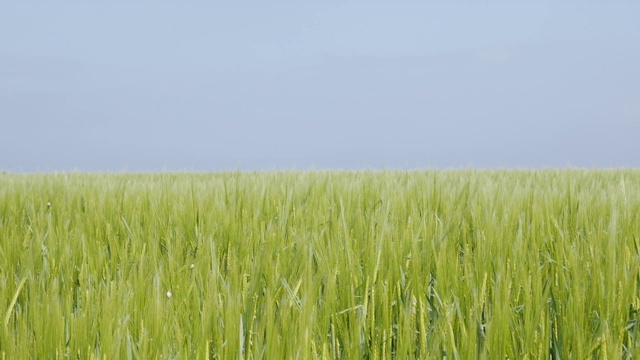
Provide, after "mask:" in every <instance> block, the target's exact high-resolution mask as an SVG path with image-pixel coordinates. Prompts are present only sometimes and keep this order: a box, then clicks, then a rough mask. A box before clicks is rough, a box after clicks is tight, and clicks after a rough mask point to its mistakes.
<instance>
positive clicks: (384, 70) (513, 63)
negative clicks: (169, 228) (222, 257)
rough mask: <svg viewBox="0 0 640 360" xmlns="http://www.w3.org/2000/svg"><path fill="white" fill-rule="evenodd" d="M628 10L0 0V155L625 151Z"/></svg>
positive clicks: (343, 162) (194, 158) (632, 114)
mask: <svg viewBox="0 0 640 360" xmlns="http://www.w3.org/2000/svg"><path fill="white" fill-rule="evenodd" d="M639 14H640V1H637V0H633V1H624V0H615V1H604V0H591V1H589V0H587V1H577V0H562V1H545V0H542V1H541V0H536V1H533V0H532V1H497V0H482V1H479V0H478V1H474V0H466V1H462V0H456V1H449V0H446V1H445V0H437V1H435V0H434V1H425V0H420V1H418V0H416V1H375V0H367V1H346V0H342V1H333V0H323V1H280V0H274V1H253V2H249V1H245V2H240V1H206V2H205V1H148V0H147V1H142V0H139V1H132V0H127V1H124V0H111V1H108V2H107V1H104V2H90V1H56V2H53V1H46V2H45V1H3V0H0V170H7V171H24V172H34V171H69V170H81V171H122V170H128V171H162V170H175V171H181V170H193V171H215V170H224V169H243V170H256V169H259V170H270V169H312V168H348V169H370V168H374V169H378V168H402V169H405V168H408V169H414V168H458V167H474V168H486V167H489V168H502V167H531V168H539V167H566V166H572V167H640V140H639V138H640V65H639V64H640V21H638V16H639Z"/></svg>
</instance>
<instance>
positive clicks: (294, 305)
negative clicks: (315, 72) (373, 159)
mask: <svg viewBox="0 0 640 360" xmlns="http://www.w3.org/2000/svg"><path fill="white" fill-rule="evenodd" d="M0 321H2V324H1V325H0V358H1V359H49V358H64V359H66V358H72V359H91V358H99V359H152V358H162V359H171V358H180V359H206V358H209V359H213V358H219V359H236V358H243V359H245V358H246V359H314V358H324V359H334V358H344V359H360V358H368V359H394V358H397V359H407V358H425V359H426V358H429V359H441V358H444V357H446V358H447V359H489V358H491V359H505V358H509V359H549V358H550V357H551V358H553V359H560V358H562V359H565V358H571V359H587V358H595V359H626V358H629V357H631V356H634V357H635V356H638V355H640V351H639V350H638V349H639V347H640V171H635V170H544V171H543V170H540V171H524V170H523V171H515V170H511V171H506V170H505V171H479V170H478V171H471V170H469V171H466V170H456V171H423V172H400V171H380V172H373V171H372V172H368V171H363V172H321V171H317V172H267V173H241V172H229V173H213V174H76V173H68V174H40V175H20V174H2V175H0Z"/></svg>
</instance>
